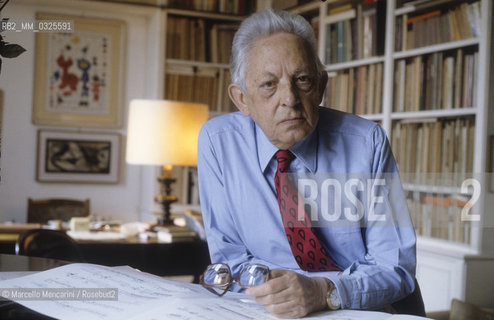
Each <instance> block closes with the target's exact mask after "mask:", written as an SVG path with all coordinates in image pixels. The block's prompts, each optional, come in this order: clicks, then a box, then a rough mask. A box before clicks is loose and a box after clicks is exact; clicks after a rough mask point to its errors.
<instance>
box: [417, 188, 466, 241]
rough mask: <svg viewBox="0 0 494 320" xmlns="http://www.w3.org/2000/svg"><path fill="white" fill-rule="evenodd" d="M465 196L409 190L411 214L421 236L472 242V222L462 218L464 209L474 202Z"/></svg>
mask: <svg viewBox="0 0 494 320" xmlns="http://www.w3.org/2000/svg"><path fill="white" fill-rule="evenodd" d="M468 200H469V199H468V197H467V196H464V195H446V194H427V193H425V194H424V193H420V192H417V191H414V192H409V194H408V197H407V201H408V208H409V210H410V216H411V217H412V221H413V224H414V227H415V231H416V233H417V234H418V235H421V236H424V237H430V238H435V239H444V240H448V241H454V242H458V243H467V244H468V243H470V224H471V223H470V222H469V221H462V219H461V216H462V211H464V210H470V209H471V204H470V202H468Z"/></svg>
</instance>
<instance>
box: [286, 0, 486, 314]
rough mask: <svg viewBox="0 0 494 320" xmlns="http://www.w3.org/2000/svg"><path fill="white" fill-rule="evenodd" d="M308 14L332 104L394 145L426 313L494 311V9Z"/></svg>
mask: <svg viewBox="0 0 494 320" xmlns="http://www.w3.org/2000/svg"><path fill="white" fill-rule="evenodd" d="M316 5H317V6H318V13H314V8H315V6H316ZM304 8H310V9H308V10H307V11H310V12H311V14H310V15H309V17H308V19H309V20H310V21H311V23H312V24H313V25H317V27H318V32H317V34H318V54H319V56H320V58H321V60H322V61H323V62H325V64H326V70H327V71H328V75H329V78H330V80H329V84H328V87H327V89H326V93H325V97H324V104H325V105H326V106H330V107H332V108H335V109H340V110H343V111H347V112H353V113H356V114H359V115H361V116H363V117H365V118H367V119H370V120H372V121H376V122H378V123H379V124H380V125H381V126H382V127H383V128H384V129H385V130H386V132H387V134H388V137H389V140H390V143H391V144H392V149H393V153H394V155H395V157H396V159H397V163H398V167H399V170H400V174H401V176H402V182H403V187H404V191H405V193H406V196H407V201H408V204H409V209H410V212H411V215H412V219H413V221H414V226H415V229H416V233H417V261H418V264H417V278H418V280H419V283H420V285H421V289H422V293H423V295H424V299H425V301H426V309H427V310H428V311H433V310H447V309H449V308H450V303H451V299H452V298H458V299H461V300H464V301H465V300H466V301H468V302H472V303H475V304H478V305H481V306H490V307H494V305H493V304H492V303H493V302H492V301H490V300H489V299H488V298H487V297H489V296H490V297H492V296H494V280H492V277H491V276H489V275H488V274H487V272H486V270H489V269H491V270H492V268H493V267H494V234H493V230H494V229H493V228H492V226H494V221H493V220H494V218H493V217H492V215H491V214H489V210H488V208H489V207H492V205H494V199H493V198H494V197H493V194H492V192H489V187H488V186H489V185H490V180H488V179H487V178H486V175H485V174H483V173H485V172H487V171H488V170H489V167H488V166H487V159H489V156H488V150H489V149H488V146H487V137H488V136H489V135H490V134H494V132H492V131H493V129H490V128H491V127H493V125H494V119H493V118H494V117H493V115H492V114H489V112H488V111H489V105H490V103H492V102H493V96H494V94H492V93H490V92H492V90H493V84H491V83H492V80H491V79H492V77H493V76H494V72H493V71H492V69H493V67H492V61H491V58H490V57H491V56H492V46H493V43H492V36H493V35H492V9H493V4H492V2H491V1H490V0H427V1H424V0H420V1H417V0H415V1H404V0H402V1H400V0H382V1H363V0H362V1H341V0H327V1H325V2H323V3H321V2H318V1H313V2H311V3H309V4H305V5H304V6H301V7H296V8H292V9H291V11H293V12H296V13H300V11H302V12H304ZM304 16H306V15H304ZM306 17H307V16H306ZM314 21H316V23H314ZM377 22H380V23H381V24H380V25H379V26H378V23H377ZM384 22H385V23H384ZM349 33H350V34H349ZM369 38H370V39H371V40H369ZM378 68H379V69H382V70H379V71H378V70H377V69H378ZM489 80H491V81H489ZM369 83H371V84H369ZM489 94H490V95H489ZM489 124H490V126H489ZM469 179H474V181H473V182H472V180H469ZM475 181H478V182H479V184H477V183H476V182H475ZM479 188H482V190H481V192H480V193H479V192H478V191H479ZM462 213H463V214H466V217H467V218H468V219H465V220H474V221H465V220H462V219H461V217H462ZM472 217H473V218H472ZM477 218H479V220H480V221H475V220H476V219H477ZM438 281H440V282H441V285H438Z"/></svg>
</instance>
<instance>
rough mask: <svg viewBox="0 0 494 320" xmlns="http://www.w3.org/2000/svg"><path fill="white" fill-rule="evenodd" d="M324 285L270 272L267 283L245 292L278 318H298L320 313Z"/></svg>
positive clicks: (319, 280)
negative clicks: (316, 312) (315, 312)
mask: <svg viewBox="0 0 494 320" xmlns="http://www.w3.org/2000/svg"><path fill="white" fill-rule="evenodd" d="M327 290H328V285H327V282H326V280H325V279H324V278H320V277H314V278H311V277H306V276H304V275H301V274H298V273H296V272H293V271H288V270H271V272H270V273H269V280H268V281H267V282H265V283H263V284H261V285H258V286H255V287H252V288H249V289H247V291H246V292H245V293H246V294H248V295H249V296H254V297H256V301H257V302H258V303H260V304H262V305H264V307H265V308H266V310H267V311H269V312H270V313H272V314H273V315H275V316H276V317H278V318H299V317H303V316H305V315H307V314H309V313H311V312H314V311H319V310H322V309H324V308H325V307H326V306H327V305H326V292H327Z"/></svg>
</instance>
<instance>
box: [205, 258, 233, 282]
mask: <svg viewBox="0 0 494 320" xmlns="http://www.w3.org/2000/svg"><path fill="white" fill-rule="evenodd" d="M231 281H232V275H231V273H230V268H228V266H227V265H226V264H222V263H216V264H212V265H209V266H208V267H207V269H206V272H204V283H206V284H209V285H213V286H219V287H223V286H227V285H228V284H230V283H231Z"/></svg>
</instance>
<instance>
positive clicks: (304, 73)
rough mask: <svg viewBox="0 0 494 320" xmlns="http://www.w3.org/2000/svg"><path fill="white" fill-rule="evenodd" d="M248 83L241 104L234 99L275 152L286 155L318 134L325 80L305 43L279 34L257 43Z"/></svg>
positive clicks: (240, 98)
mask: <svg viewBox="0 0 494 320" xmlns="http://www.w3.org/2000/svg"><path fill="white" fill-rule="evenodd" d="M245 80H246V81H245V82H246V89H247V92H246V94H245V95H244V94H242V93H240V92H239V90H240V89H239V88H237V89H238V90H234V91H237V94H238V95H240V96H239V98H238V99H237V100H238V101H235V100H236V99H234V98H233V97H232V99H233V100H234V102H236V103H235V104H236V105H237V107H238V108H239V109H240V111H242V113H243V114H244V115H247V116H251V117H252V119H253V120H254V121H255V122H256V123H257V124H258V125H259V126H260V127H261V129H262V130H263V132H264V133H265V134H266V136H267V137H268V139H269V140H270V141H271V143H272V144H274V145H275V146H276V147H278V148H279V149H288V148H290V147H292V146H294V145H295V144H297V143H298V142H299V141H301V140H302V139H304V138H305V137H306V136H307V135H308V134H309V133H310V132H311V131H312V130H313V129H314V128H315V126H316V124H317V121H318V118H319V116H318V112H317V106H318V105H319V103H320V102H321V99H322V93H323V90H324V87H325V84H326V80H327V79H326V78H324V77H322V79H318V77H317V73H316V68H315V63H314V61H312V60H311V59H310V53H309V50H308V49H307V48H306V47H305V45H304V42H303V41H302V39H300V38H299V37H297V36H295V35H293V34H289V33H277V34H274V35H271V36H268V37H264V38H260V39H259V40H257V41H256V42H255V43H254V47H253V48H252V49H251V51H250V53H249V60H248V64H247V74H246V79H245ZM233 86H235V85H233ZM230 90H232V89H230ZM231 94H232V91H231ZM233 95H234V94H233Z"/></svg>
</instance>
